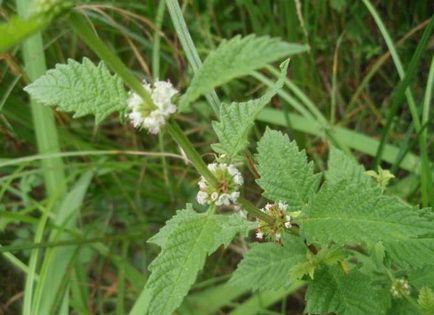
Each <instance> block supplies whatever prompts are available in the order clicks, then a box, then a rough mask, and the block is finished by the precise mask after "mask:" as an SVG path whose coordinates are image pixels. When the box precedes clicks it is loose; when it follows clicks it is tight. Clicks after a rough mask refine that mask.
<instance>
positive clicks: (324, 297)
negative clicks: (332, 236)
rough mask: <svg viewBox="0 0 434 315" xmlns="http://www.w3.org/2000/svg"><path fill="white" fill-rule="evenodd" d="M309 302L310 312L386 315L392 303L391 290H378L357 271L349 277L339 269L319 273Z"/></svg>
mask: <svg viewBox="0 0 434 315" xmlns="http://www.w3.org/2000/svg"><path fill="white" fill-rule="evenodd" d="M306 301H307V304H306V308H305V310H304V311H305V312H306V313H309V314H324V313H336V314H338V315H365V314H378V315H380V314H385V313H386V306H387V304H389V303H390V301H389V298H388V294H387V291H385V290H380V289H377V288H376V287H374V286H373V285H372V283H371V280H370V278H369V276H367V275H364V274H362V273H361V272H359V271H357V270H352V271H350V272H349V273H348V274H346V273H344V272H343V271H342V269H340V268H338V267H333V268H323V269H322V270H319V271H317V272H316V273H315V278H314V279H313V280H312V281H310V282H309V284H308V289H307V292H306Z"/></svg>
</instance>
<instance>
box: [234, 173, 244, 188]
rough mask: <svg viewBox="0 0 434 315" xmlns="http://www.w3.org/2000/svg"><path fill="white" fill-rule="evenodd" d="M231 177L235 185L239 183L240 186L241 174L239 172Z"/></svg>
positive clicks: (242, 180) (241, 182)
mask: <svg viewBox="0 0 434 315" xmlns="http://www.w3.org/2000/svg"><path fill="white" fill-rule="evenodd" d="M233 179H234V183H235V184H237V185H240V186H241V185H242V184H244V179H243V176H241V174H240V173H238V174H236V175H235V176H234V177H233Z"/></svg>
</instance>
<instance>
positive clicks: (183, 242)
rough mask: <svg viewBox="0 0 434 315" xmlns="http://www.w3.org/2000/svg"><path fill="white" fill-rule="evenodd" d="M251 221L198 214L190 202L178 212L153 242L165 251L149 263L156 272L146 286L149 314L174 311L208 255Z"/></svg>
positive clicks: (209, 213) (244, 232)
mask: <svg viewBox="0 0 434 315" xmlns="http://www.w3.org/2000/svg"><path fill="white" fill-rule="evenodd" d="M251 227H252V226H251V224H249V223H243V220H242V219H241V218H240V217H239V216H237V215H228V216H224V215H215V214H213V213H212V211H208V212H207V213H196V212H195V211H194V210H193V208H192V207H191V206H190V205H188V206H187V209H185V210H182V211H178V212H177V215H176V216H175V217H174V218H173V219H171V220H170V221H169V222H168V223H167V225H166V226H165V227H164V228H163V229H162V231H161V234H160V233H159V234H160V235H158V234H157V236H155V237H153V238H152V239H151V240H150V241H151V242H153V243H156V244H158V245H160V246H161V253H160V254H159V255H158V257H157V258H156V259H155V260H154V261H153V262H152V264H151V265H150V266H149V270H150V271H151V272H152V273H151V276H150V277H149V279H148V282H147V283H146V287H145V289H144V291H145V292H147V294H146V299H149V305H148V314H162V315H164V314H172V312H173V311H174V310H175V309H176V308H177V307H178V306H179V305H180V304H181V302H182V300H183V298H184V296H185V295H186V294H187V293H188V291H189V289H190V287H191V285H192V284H193V283H194V281H195V279H196V276H197V273H198V272H199V271H200V270H201V269H202V267H203V265H204V263H205V259H206V257H207V256H208V255H209V254H210V253H212V252H214V251H215V250H216V249H217V248H218V247H219V246H221V245H227V244H228V243H229V242H230V241H231V240H232V239H233V237H234V236H235V235H236V234H237V233H242V234H246V233H247V231H248V230H249V229H250V228H251Z"/></svg>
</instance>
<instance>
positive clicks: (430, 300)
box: [417, 287, 434, 315]
mask: <svg viewBox="0 0 434 315" xmlns="http://www.w3.org/2000/svg"><path fill="white" fill-rule="evenodd" d="M417 303H418V304H419V307H420V310H421V311H422V314H424V315H434V293H433V291H432V290H431V289H430V288H427V287H423V288H422V289H421V290H420V292H419V297H418V299H417Z"/></svg>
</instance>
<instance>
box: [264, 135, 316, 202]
mask: <svg viewBox="0 0 434 315" xmlns="http://www.w3.org/2000/svg"><path fill="white" fill-rule="evenodd" d="M256 158H257V161H258V165H257V169H258V172H259V174H260V175H261V178H259V179H258V180H257V183H258V184H259V186H261V187H262V189H264V196H265V197H267V198H269V199H271V200H273V201H285V202H287V203H288V206H289V207H288V209H290V210H301V209H302V208H304V207H305V206H306V204H307V203H308V202H309V200H310V199H311V198H312V197H313V196H314V194H315V192H316V189H317V187H318V184H319V180H320V177H321V175H320V174H314V171H313V164H312V163H307V161H306V155H305V153H304V152H303V151H299V150H298V147H297V144H296V143H295V142H294V141H292V142H290V141H289V139H288V137H287V136H286V135H284V134H282V133H280V132H278V131H273V130H270V129H267V130H266V131H265V134H264V136H263V137H262V138H261V140H260V141H259V142H258V154H257V155H256Z"/></svg>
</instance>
